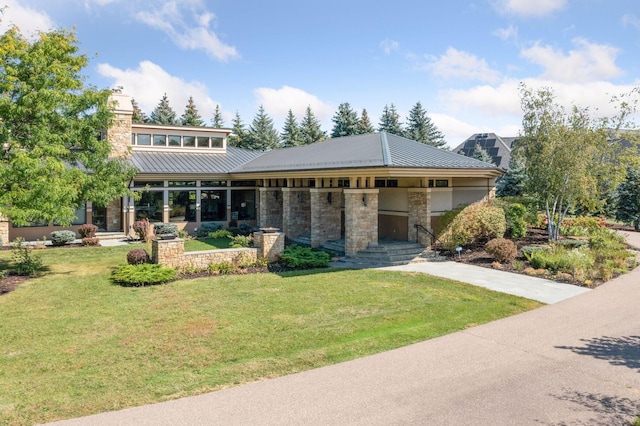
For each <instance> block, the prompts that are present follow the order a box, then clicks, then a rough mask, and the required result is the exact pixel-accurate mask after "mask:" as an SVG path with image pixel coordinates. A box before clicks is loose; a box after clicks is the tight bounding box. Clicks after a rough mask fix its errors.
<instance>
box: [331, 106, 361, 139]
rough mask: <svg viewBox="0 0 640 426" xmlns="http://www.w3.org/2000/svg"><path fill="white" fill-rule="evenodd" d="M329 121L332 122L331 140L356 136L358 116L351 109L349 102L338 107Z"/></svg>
mask: <svg viewBox="0 0 640 426" xmlns="http://www.w3.org/2000/svg"><path fill="white" fill-rule="evenodd" d="M331 121H333V129H332V130H331V137H332V138H339V137H342V136H351V135H357V134H358V114H357V113H356V112H355V111H354V110H353V109H352V108H351V105H349V102H344V103H341V104H340V105H338V111H336V113H335V115H334V116H333V118H332V119H331Z"/></svg>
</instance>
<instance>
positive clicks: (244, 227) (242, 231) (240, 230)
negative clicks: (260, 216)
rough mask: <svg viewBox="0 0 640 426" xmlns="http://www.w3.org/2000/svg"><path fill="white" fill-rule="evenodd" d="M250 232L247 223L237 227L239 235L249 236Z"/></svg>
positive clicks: (251, 229)
mask: <svg viewBox="0 0 640 426" xmlns="http://www.w3.org/2000/svg"><path fill="white" fill-rule="evenodd" d="M252 231H253V228H252V226H251V225H249V224H248V223H241V224H240V226H238V233H239V234H241V235H249V234H251V232H252Z"/></svg>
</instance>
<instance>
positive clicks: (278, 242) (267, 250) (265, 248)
mask: <svg viewBox="0 0 640 426" xmlns="http://www.w3.org/2000/svg"><path fill="white" fill-rule="evenodd" d="M284 235H285V234H284V233H282V232H269V233H265V232H254V233H253V244H254V245H255V246H256V248H257V249H258V254H257V256H258V257H259V258H266V259H267V260H268V261H269V262H274V261H276V260H278V256H280V255H281V254H282V253H283V252H284Z"/></svg>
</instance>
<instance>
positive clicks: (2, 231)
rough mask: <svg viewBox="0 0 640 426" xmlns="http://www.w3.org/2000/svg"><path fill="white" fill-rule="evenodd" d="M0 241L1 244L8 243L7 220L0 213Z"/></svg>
mask: <svg viewBox="0 0 640 426" xmlns="http://www.w3.org/2000/svg"><path fill="white" fill-rule="evenodd" d="M0 241H2V244H9V221H8V220H6V219H5V218H4V217H3V216H2V215H1V214H0ZM2 244H0V245H2Z"/></svg>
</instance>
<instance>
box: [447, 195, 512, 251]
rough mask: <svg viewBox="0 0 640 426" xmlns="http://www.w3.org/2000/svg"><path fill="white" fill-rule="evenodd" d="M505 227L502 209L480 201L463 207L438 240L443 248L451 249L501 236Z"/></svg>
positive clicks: (505, 222)
mask: <svg viewBox="0 0 640 426" xmlns="http://www.w3.org/2000/svg"><path fill="white" fill-rule="evenodd" d="M506 229H507V221H506V218H505V215H504V210H502V208H500V207H498V206H497V205H491V204H490V203H488V202H486V201H480V202H477V203H474V204H471V205H470V206H467V207H465V208H464V210H462V211H461V212H460V214H459V215H457V216H456V217H455V219H453V221H452V222H451V224H450V225H449V226H448V227H447V229H446V230H445V231H444V233H443V234H442V235H441V236H440V237H439V240H440V242H441V243H442V245H443V246H444V248H446V249H449V250H453V249H454V248H455V247H457V246H464V245H470V244H477V243H482V242H486V241H488V240H490V239H492V238H502V237H503V236H504V233H505V231H506Z"/></svg>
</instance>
